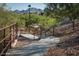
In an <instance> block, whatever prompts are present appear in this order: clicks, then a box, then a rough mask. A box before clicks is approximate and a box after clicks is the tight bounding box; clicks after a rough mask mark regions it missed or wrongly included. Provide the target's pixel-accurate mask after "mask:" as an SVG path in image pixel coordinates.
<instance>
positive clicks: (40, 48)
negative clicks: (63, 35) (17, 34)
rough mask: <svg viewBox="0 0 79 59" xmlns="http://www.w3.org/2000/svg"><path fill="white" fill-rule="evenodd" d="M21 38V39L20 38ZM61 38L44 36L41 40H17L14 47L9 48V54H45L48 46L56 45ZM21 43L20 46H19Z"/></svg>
mask: <svg viewBox="0 0 79 59" xmlns="http://www.w3.org/2000/svg"><path fill="white" fill-rule="evenodd" d="M19 40H20V39H19ZM59 41H60V40H59V38H55V37H52V36H50V37H46V38H42V39H40V40H39V41H29V40H27V39H24V40H22V41H21V42H19V41H18V42H17V45H16V47H15V48H13V49H9V50H8V52H7V53H6V55H7V56H43V55H44V53H45V52H46V50H47V48H48V47H50V46H51V47H52V46H55V45H56V43H58V42H59ZM19 45H20V46H19Z"/></svg>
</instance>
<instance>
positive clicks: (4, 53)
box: [2, 29, 6, 56]
mask: <svg viewBox="0 0 79 59" xmlns="http://www.w3.org/2000/svg"><path fill="white" fill-rule="evenodd" d="M3 31H4V38H5V29H4V30H3ZM3 44H4V48H5V47H6V40H4V42H3ZM4 48H3V49H4ZM5 55H6V51H4V52H3V54H2V56H5Z"/></svg>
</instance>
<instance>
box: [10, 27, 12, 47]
mask: <svg viewBox="0 0 79 59" xmlns="http://www.w3.org/2000/svg"><path fill="white" fill-rule="evenodd" d="M10 41H11V42H10V48H11V43H12V29H11V27H10Z"/></svg>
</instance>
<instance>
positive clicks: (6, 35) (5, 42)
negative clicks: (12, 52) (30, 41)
mask: <svg viewBox="0 0 79 59" xmlns="http://www.w3.org/2000/svg"><path fill="white" fill-rule="evenodd" d="M17 31H18V28H17V23H14V24H11V25H9V26H6V27H4V28H1V29H0V55H1V56H2V55H6V52H7V50H8V49H10V48H11V45H12V43H13V42H14V41H15V39H16V38H17Z"/></svg>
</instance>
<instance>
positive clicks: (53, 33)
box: [53, 27, 55, 36]
mask: <svg viewBox="0 0 79 59" xmlns="http://www.w3.org/2000/svg"><path fill="white" fill-rule="evenodd" d="M54 29H55V28H54V27H53V36H54Z"/></svg>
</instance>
